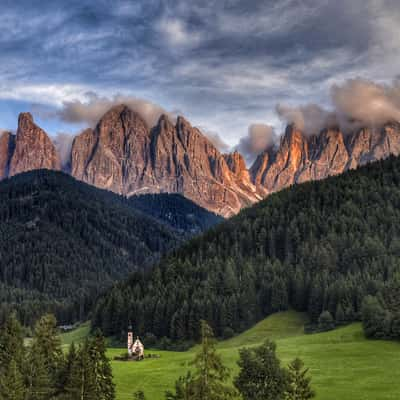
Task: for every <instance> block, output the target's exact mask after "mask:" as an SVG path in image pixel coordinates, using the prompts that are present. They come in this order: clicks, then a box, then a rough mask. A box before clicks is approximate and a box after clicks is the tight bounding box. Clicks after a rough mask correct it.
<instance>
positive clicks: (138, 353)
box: [128, 326, 144, 361]
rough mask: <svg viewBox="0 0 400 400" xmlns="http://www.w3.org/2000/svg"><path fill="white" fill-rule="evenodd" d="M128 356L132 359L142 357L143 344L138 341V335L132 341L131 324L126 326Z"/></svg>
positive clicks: (141, 358) (140, 358)
mask: <svg viewBox="0 0 400 400" xmlns="http://www.w3.org/2000/svg"><path fill="white" fill-rule="evenodd" d="M128 356H129V358H130V359H132V360H138V361H139V360H143V358H144V346H143V343H142V342H141V341H140V339H139V336H138V337H137V338H136V340H135V341H133V330H132V326H129V327H128Z"/></svg>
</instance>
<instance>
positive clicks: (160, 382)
mask: <svg viewBox="0 0 400 400" xmlns="http://www.w3.org/2000/svg"><path fill="white" fill-rule="evenodd" d="M303 325H304V317H303V315H302V314H299V313H295V312H291V311H289V312H284V313H279V314H275V315H272V316H270V317H268V318H266V319H265V320H263V321H261V322H260V323H259V324H257V325H256V326H254V327H253V328H251V329H249V330H248V331H246V332H244V333H243V334H241V335H239V336H237V337H235V338H233V339H230V340H226V341H223V342H220V343H219V344H218V350H219V352H220V354H221V355H222V357H223V359H224V361H225V363H226V364H227V365H228V366H229V367H230V368H231V370H232V375H235V374H236V373H237V366H236V361H237V359H238V349H239V348H241V347H243V346H255V345H258V344H260V343H262V342H263V340H264V339H265V338H271V339H273V340H275V341H276V343H277V346H278V354H279V357H280V358H281V360H282V362H283V363H284V364H287V363H288V362H289V361H290V360H292V359H293V358H294V357H297V356H298V357H301V358H302V359H303V360H304V362H305V363H306V365H307V366H308V367H309V368H310V372H311V375H312V377H313V387H314V389H315V390H316V392H317V397H316V398H317V399H319V400H338V399H341V400H389V399H399V398H400V368H399V367H400V343H395V342H385V341H371V340H366V339H365V338H364V336H363V333H362V329H361V325H360V324H352V325H349V326H346V327H343V328H339V329H336V330H334V331H331V332H326V333H319V334H313V335H305V334H304V333H303ZM84 329H87V327H83V328H82V330H77V331H76V332H74V333H73V332H71V333H70V334H69V336H68V337H67V338H66V339H67V340H68V341H69V342H70V341H71V338H72V337H73V335H75V337H76V338H79V337H82V336H84V335H85V334H86V333H87V332H86V333H85V332H84V331H83V330H84ZM74 340H75V339H74ZM195 350H196V349H195V348H194V349H191V350H190V351H187V352H182V353H178V352H167V351H151V352H153V353H157V354H159V355H160V358H158V359H146V360H144V361H141V362H122V361H112V366H113V372H114V377H115V383H116V385H117V399H118V400H132V398H133V396H132V394H133V393H134V392H135V391H136V390H139V389H141V390H144V391H145V393H146V395H147V398H148V399H149V400H158V399H163V398H164V392H165V390H167V389H171V388H172V387H173V385H174V382H175V380H176V379H177V378H178V377H179V376H180V375H183V374H184V373H185V371H186V370H187V368H188V363H189V362H190V360H191V359H192V358H193V355H194V352H195ZM123 351H124V349H109V356H110V357H111V358H112V357H114V356H116V355H119V354H121V353H122V352H123Z"/></svg>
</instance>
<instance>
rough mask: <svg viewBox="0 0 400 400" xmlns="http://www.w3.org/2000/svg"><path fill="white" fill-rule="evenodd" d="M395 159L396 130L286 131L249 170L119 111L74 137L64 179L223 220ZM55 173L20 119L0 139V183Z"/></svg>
mask: <svg viewBox="0 0 400 400" xmlns="http://www.w3.org/2000/svg"><path fill="white" fill-rule="evenodd" d="M390 154H394V155H399V154H400V127H399V124H397V123H390V124H389V123H388V124H386V125H385V126H383V127H382V128H362V129H358V130H356V131H355V132H353V133H348V134H344V133H343V132H342V131H341V130H340V129H338V128H329V129H324V130H322V131H321V132H320V133H319V134H317V135H308V134H305V133H303V132H302V131H301V130H299V129H298V128H297V127H296V126H295V125H289V126H288V127H287V128H286V131H285V133H284V135H283V136H282V138H281V141H280V144H279V145H278V146H271V147H269V148H267V149H265V150H264V151H263V152H262V153H261V154H260V155H259V156H258V157H257V159H256V160H255V162H254V163H253V165H252V166H251V168H250V170H248V169H247V167H246V163H245V161H244V158H243V156H242V155H241V154H240V153H238V152H237V151H234V152H233V153H230V154H221V153H220V152H219V151H218V149H217V148H216V147H215V146H214V145H213V144H212V143H211V142H210V141H209V140H208V139H207V138H206V137H205V136H204V135H203V134H202V133H201V132H200V130H199V129H197V128H195V127H192V126H191V124H190V123H189V122H188V121H187V120H185V119H184V118H183V117H178V118H177V119H176V121H175V120H174V121H172V120H171V119H170V117H168V116H166V115H161V117H160V118H159V120H158V122H157V124H156V126H154V127H149V126H147V124H146V122H145V121H144V120H143V118H142V117H141V116H140V115H139V114H138V113H136V112H134V111H132V110H131V109H130V108H129V107H127V106H125V105H123V104H121V105H118V106H115V107H113V108H112V109H110V110H109V111H108V112H107V113H105V114H104V116H103V117H102V118H101V119H100V121H99V122H98V124H97V126H96V127H95V128H94V129H91V128H89V129H86V130H84V131H83V132H82V133H81V134H79V135H78V136H76V137H75V139H74V141H73V144H72V150H71V155H70V162H69V165H70V166H71V167H70V173H71V175H73V176H74V177H75V178H77V179H79V180H82V181H84V182H86V183H89V184H91V185H94V186H97V187H99V188H102V189H107V190H111V191H113V192H116V193H120V194H123V195H126V196H132V195H134V194H140V193H161V192H171V193H181V194H183V195H184V196H186V197H188V198H189V199H191V200H193V201H194V202H196V203H197V204H199V205H201V206H202V207H204V208H207V209H208V210H211V211H214V212H215V213H217V214H220V215H223V216H225V217H228V216H231V215H234V214H236V213H237V212H239V211H240V209H242V208H243V207H247V206H249V205H251V204H254V203H255V202H257V201H259V200H261V199H262V198H264V197H266V196H268V194H270V193H273V192H276V191H278V190H281V189H283V188H286V187H288V186H290V185H293V184H296V183H302V182H306V181H310V180H318V179H323V178H326V177H328V176H330V175H337V174H340V173H342V172H344V171H346V170H349V169H353V168H356V167H358V166H360V165H364V164H366V163H368V162H371V161H375V160H379V159H382V158H385V157H388V156H389V155H390ZM41 168H46V169H54V170H59V169H60V157H59V154H58V152H57V150H56V148H55V146H54V145H53V143H52V141H51V139H50V138H49V136H48V135H47V134H46V132H44V131H43V130H42V129H41V128H39V127H38V126H37V125H36V124H35V123H34V121H33V118H32V116H31V114H29V113H22V114H20V116H19V119H18V130H17V133H16V135H13V134H11V133H9V132H3V133H2V134H1V136H0V179H3V178H5V177H8V176H13V175H15V174H18V173H20V172H24V171H29V170H33V169H41Z"/></svg>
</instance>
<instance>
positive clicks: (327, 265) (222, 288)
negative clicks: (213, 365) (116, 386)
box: [93, 157, 400, 341]
mask: <svg viewBox="0 0 400 400" xmlns="http://www.w3.org/2000/svg"><path fill="white" fill-rule="evenodd" d="M399 239H400V158H395V157H391V158H389V159H387V160H385V161H379V162H376V163H374V164H370V165H367V166H365V167H362V168H360V169H358V170H353V171H349V172H347V173H345V174H343V175H341V176H337V177H332V178H328V179H326V180H324V181H319V182H310V183H305V184H302V185H297V186H294V187H292V188H289V189H287V190H284V191H281V192H279V193H276V194H273V195H271V196H270V197H269V198H268V199H266V200H264V201H262V202H261V203H259V204H257V205H256V206H254V207H252V208H249V209H246V210H244V211H242V212H241V213H240V214H239V215H238V216H236V217H234V218H231V219H230V220H228V221H226V222H224V223H222V224H219V225H218V226H216V227H215V228H212V229H211V230H210V231H208V232H207V233H205V234H204V235H203V236H201V237H199V238H195V239H193V240H191V241H190V242H189V243H188V244H186V245H184V246H183V247H182V248H181V249H179V250H177V251H176V252H175V253H174V254H173V255H170V256H168V257H165V258H164V259H162V261H161V262H160V263H159V265H157V266H156V267H155V268H154V269H153V270H152V271H151V272H147V273H136V274H133V275H132V276H131V278H130V279H129V280H128V281H127V282H126V283H124V284H119V285H116V286H115V287H114V288H113V289H112V290H111V291H110V292H109V293H108V294H107V296H105V297H103V298H102V299H101V300H100V301H99V302H98V304H97V307H96V312H95V316H94V318H93V324H94V326H98V327H101V328H102V329H103V330H104V332H105V333H106V334H107V335H110V334H120V333H121V332H123V331H124V329H125V328H126V326H127V324H128V321H131V322H132V324H133V325H134V327H135V332H137V333H139V334H141V335H143V334H152V335H155V336H157V337H159V338H161V337H164V336H167V337H169V338H171V339H173V340H176V341H179V340H184V339H191V338H195V337H196V335H197V326H198V321H199V320H200V319H206V320H207V321H209V322H210V323H211V325H212V326H213V328H214V329H215V331H216V333H217V334H218V335H220V336H229V335H232V334H233V333H234V332H240V331H242V330H244V329H245V328H246V327H249V326H251V325H252V324H254V323H255V322H256V321H258V320H260V319H261V318H263V317H264V316H266V315H268V314H271V313H273V312H276V311H280V310H286V309H288V308H289V307H293V308H295V309H296V310H299V311H306V312H307V313H308V315H309V317H310V320H311V323H312V324H314V326H318V324H319V325H320V328H323V329H325V328H329V327H331V326H334V324H342V323H346V322H348V321H353V320H357V319H360V318H361V309H362V304H363V301H364V299H365V297H366V296H367V295H373V296H378V298H379V297H382V296H381V293H382V289H384V287H385V286H386V285H389V284H390V285H394V286H396V285H397V284H398V283H397V282H398V281H397V280H396V275H397V276H398V274H399V271H400V259H399V255H400V240H399ZM378 301H379V300H378Z"/></svg>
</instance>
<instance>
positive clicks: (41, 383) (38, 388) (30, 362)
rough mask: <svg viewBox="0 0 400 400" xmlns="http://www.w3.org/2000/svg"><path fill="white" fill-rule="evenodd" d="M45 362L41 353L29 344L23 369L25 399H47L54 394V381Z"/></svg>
mask: <svg viewBox="0 0 400 400" xmlns="http://www.w3.org/2000/svg"><path fill="white" fill-rule="evenodd" d="M45 363H46V360H45V357H44V355H43V353H41V352H39V351H35V349H34V347H33V346H31V347H30V349H29V354H28V359H27V363H26V370H25V371H24V372H25V376H26V378H27V396H26V400H48V399H51V398H52V397H53V396H54V394H55V386H54V382H52V376H51V373H50V371H49V369H48V368H47V367H46V364H45Z"/></svg>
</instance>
